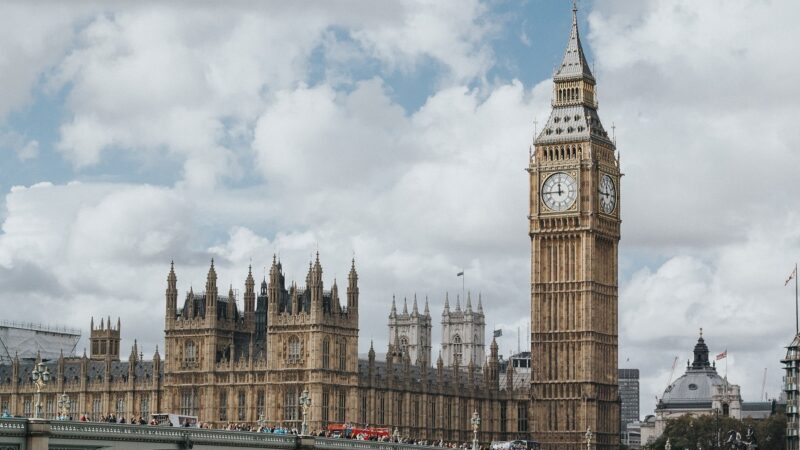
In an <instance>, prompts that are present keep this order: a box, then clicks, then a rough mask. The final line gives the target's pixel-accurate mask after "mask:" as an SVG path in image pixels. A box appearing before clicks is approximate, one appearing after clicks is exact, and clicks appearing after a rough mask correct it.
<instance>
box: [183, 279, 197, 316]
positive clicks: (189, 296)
mask: <svg viewBox="0 0 800 450" xmlns="http://www.w3.org/2000/svg"><path fill="white" fill-rule="evenodd" d="M194 315H195V311H194V287H192V286H189V292H187V293H186V310H185V311H183V317H185V318H187V319H193V318H194Z"/></svg>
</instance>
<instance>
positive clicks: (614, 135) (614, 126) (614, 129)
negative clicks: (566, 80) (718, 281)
mask: <svg viewBox="0 0 800 450" xmlns="http://www.w3.org/2000/svg"><path fill="white" fill-rule="evenodd" d="M611 140H612V141H614V145H617V124H616V123H614V122H611ZM700 330H701V331H700V336H702V335H703V331H702V328H701V329H700Z"/></svg>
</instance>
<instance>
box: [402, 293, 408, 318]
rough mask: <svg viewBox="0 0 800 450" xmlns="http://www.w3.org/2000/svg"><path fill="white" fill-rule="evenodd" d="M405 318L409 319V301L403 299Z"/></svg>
mask: <svg viewBox="0 0 800 450" xmlns="http://www.w3.org/2000/svg"><path fill="white" fill-rule="evenodd" d="M403 317H408V299H407V298H405V297H403Z"/></svg>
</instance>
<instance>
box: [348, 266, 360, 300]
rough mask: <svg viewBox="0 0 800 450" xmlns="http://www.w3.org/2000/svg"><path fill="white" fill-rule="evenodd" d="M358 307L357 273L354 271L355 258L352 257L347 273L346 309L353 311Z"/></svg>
mask: <svg viewBox="0 0 800 450" xmlns="http://www.w3.org/2000/svg"><path fill="white" fill-rule="evenodd" d="M357 309H358V273H357V272H356V260H355V258H353V260H352V262H351V263H350V273H349V274H348V275H347V311H348V312H351V313H352V312H353V311H356V310H357Z"/></svg>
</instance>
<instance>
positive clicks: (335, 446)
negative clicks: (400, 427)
mask: <svg viewBox="0 0 800 450" xmlns="http://www.w3.org/2000/svg"><path fill="white" fill-rule="evenodd" d="M314 448H315V449H317V450H420V449H421V448H426V447H424V446H420V445H410V444H395V443H393V442H376V441H360V440H357V439H330V438H321V437H318V438H314Z"/></svg>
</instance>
